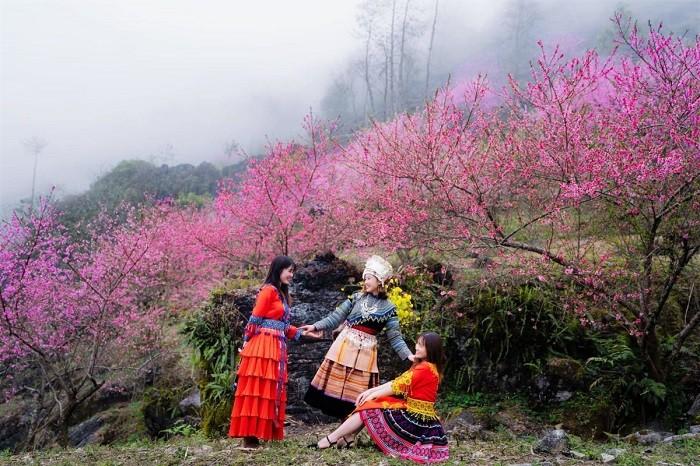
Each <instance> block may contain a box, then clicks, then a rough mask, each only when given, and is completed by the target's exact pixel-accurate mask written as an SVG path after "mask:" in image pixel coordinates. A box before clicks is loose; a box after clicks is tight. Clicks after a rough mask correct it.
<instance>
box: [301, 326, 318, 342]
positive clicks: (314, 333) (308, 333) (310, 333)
mask: <svg viewBox="0 0 700 466" xmlns="http://www.w3.org/2000/svg"><path fill="white" fill-rule="evenodd" d="M298 329H299V330H301V331H302V332H304V333H303V334H302V336H304V337H307V338H316V339H319V340H320V339H321V338H323V330H316V327H314V326H313V325H311V324H307V325H302V326H301V327H298Z"/></svg>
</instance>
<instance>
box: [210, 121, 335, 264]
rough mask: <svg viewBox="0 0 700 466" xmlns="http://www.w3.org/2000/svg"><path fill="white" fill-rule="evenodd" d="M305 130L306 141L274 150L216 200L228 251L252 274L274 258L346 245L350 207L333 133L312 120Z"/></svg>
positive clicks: (330, 127)
mask: <svg viewBox="0 0 700 466" xmlns="http://www.w3.org/2000/svg"><path fill="white" fill-rule="evenodd" d="M304 128H305V130H306V136H307V140H306V141H304V142H295V141H292V142H286V143H277V144H275V145H273V146H272V147H271V148H270V150H269V152H268V154H267V155H266V157H265V158H263V159H261V160H255V161H252V162H251V163H250V165H249V168H248V170H247V172H246V174H245V176H244V178H243V180H242V181H241V182H240V184H233V183H232V182H226V183H224V184H223V185H222V186H221V189H220V191H219V193H218V195H217V197H216V199H215V202H214V206H215V209H216V212H217V214H218V217H219V222H220V223H219V224H220V225H225V226H226V227H227V230H228V232H227V234H225V235H224V237H226V238H228V240H227V242H228V246H227V247H226V250H227V251H228V252H229V254H230V255H232V257H235V258H236V259H237V260H239V261H241V262H242V263H245V264H248V265H250V266H252V267H254V268H260V267H261V266H262V265H263V263H264V262H265V261H267V260H269V259H270V257H272V256H274V255H276V254H286V255H293V256H295V257H297V258H300V259H301V258H306V257H309V256H310V255H312V254H314V253H316V252H318V251H323V250H328V249H334V248H339V247H340V246H341V245H342V244H343V243H344V242H345V241H346V235H345V229H346V226H347V222H348V216H347V215H345V211H344V208H345V207H346V206H347V205H348V204H347V202H346V200H347V197H346V192H345V191H344V190H343V181H344V180H342V171H341V169H342V167H340V166H339V165H338V164H337V163H335V161H336V158H337V155H336V153H337V150H336V149H335V143H334V142H333V139H332V133H333V129H334V127H333V125H322V124H320V123H319V122H318V121H315V120H314V119H313V116H312V115H308V116H307V117H306V118H305V120H304ZM210 244H213V242H210ZM220 249H221V248H220Z"/></svg>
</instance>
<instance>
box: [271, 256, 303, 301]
mask: <svg viewBox="0 0 700 466" xmlns="http://www.w3.org/2000/svg"><path fill="white" fill-rule="evenodd" d="M289 267H293V268H294V269H296V267H297V266H296V264H295V263H294V261H293V260H292V258H291V257H288V256H277V257H275V258H274V259H272V263H270V270H269V271H268V272H267V278H266V279H265V284H266V285H272V286H274V287H275V288H277V289H278V290H279V291H280V293H282V295H283V296H284V298H285V299H286V300H287V304H289V305H290V306H291V305H292V301H291V299H290V297H289V286H287V285H286V284H284V283H282V281H281V280H280V276H281V275H282V271H283V270H284V269H287V268H289Z"/></svg>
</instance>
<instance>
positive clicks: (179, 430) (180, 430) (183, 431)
mask: <svg viewBox="0 0 700 466" xmlns="http://www.w3.org/2000/svg"><path fill="white" fill-rule="evenodd" d="M162 432H163V433H166V434H168V435H170V436H173V435H181V436H183V437H190V436H192V435H193V434H195V433H196V432H197V428H196V427H194V426H192V425H191V424H188V423H186V422H185V421H183V420H182V419H178V421H177V422H176V423H175V425H173V426H172V427H170V428H169V429H163V431H162Z"/></svg>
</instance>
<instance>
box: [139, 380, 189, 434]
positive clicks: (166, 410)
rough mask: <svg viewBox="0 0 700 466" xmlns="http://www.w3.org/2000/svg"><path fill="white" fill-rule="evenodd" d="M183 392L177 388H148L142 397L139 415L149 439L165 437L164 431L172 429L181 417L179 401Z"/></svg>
mask: <svg viewBox="0 0 700 466" xmlns="http://www.w3.org/2000/svg"><path fill="white" fill-rule="evenodd" d="M183 395H184V390H183V389H179V388H156V387H153V388H149V389H148V390H146V392H145V393H144V396H143V402H142V405H141V413H142V414H143V422H144V425H145V426H146V429H147V431H148V435H149V436H150V437H151V438H163V437H167V433H166V432H165V430H167V429H169V428H171V427H173V426H174V425H175V422H176V421H177V420H178V419H179V418H181V417H182V415H183V413H182V412H181V410H180V406H179V403H180V400H181V399H182V398H183Z"/></svg>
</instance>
